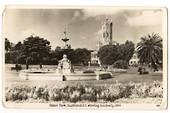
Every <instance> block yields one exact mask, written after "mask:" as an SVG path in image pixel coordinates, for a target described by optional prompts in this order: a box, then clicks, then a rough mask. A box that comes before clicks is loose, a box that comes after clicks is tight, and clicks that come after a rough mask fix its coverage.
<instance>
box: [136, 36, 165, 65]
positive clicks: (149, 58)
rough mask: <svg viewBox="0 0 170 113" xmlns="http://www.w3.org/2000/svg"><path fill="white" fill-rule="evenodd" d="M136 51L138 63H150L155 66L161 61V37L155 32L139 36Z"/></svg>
mask: <svg viewBox="0 0 170 113" xmlns="http://www.w3.org/2000/svg"><path fill="white" fill-rule="evenodd" d="M137 53H138V57H139V61H140V63H146V64H151V66H152V67H155V66H156V65H157V64H161V62H162V38H161V37H160V36H159V35H158V34H155V33H152V34H148V35H145V36H143V37H141V41H140V42H139V43H138V44H137Z"/></svg>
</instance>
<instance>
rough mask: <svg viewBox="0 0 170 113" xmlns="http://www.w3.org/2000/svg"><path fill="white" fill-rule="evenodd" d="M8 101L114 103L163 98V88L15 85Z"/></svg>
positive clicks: (158, 85) (143, 85)
mask: <svg viewBox="0 0 170 113" xmlns="http://www.w3.org/2000/svg"><path fill="white" fill-rule="evenodd" d="M5 97H6V101H14V102H23V101H28V102H30V101H33V102H49V101H68V102H80V101H89V102H97V101H105V102H114V101H115V100H118V99H121V98H148V97H149V98H150V97H151V98H162V97H163V86H162V83H161V82H159V81H154V82H153V83H132V82H129V83H128V84H122V83H116V84H111V85H110V84H105V85H102V86H100V85H98V86H90V85H82V84H77V85H74V86H68V85H66V86H62V87H58V86H52V87H51V86H36V85H33V86H29V85H13V86H10V87H6V89H5Z"/></svg>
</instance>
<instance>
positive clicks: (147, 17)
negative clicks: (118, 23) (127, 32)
mask: <svg viewBox="0 0 170 113" xmlns="http://www.w3.org/2000/svg"><path fill="white" fill-rule="evenodd" d="M127 23H128V24H129V25H131V26H150V25H161V24H162V11H154V10H152V11H143V12H142V13H141V15H138V16H133V17H129V18H128V20H127Z"/></svg>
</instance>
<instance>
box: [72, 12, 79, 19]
mask: <svg viewBox="0 0 170 113" xmlns="http://www.w3.org/2000/svg"><path fill="white" fill-rule="evenodd" d="M80 16H81V12H80V11H78V10H77V11H75V12H74V14H73V17H72V20H76V19H77V18H79V17H80Z"/></svg>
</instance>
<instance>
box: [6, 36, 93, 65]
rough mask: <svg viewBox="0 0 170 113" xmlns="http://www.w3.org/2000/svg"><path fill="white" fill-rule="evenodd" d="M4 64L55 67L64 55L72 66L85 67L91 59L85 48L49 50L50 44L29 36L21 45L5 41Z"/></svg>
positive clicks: (42, 39) (44, 40)
mask: <svg viewBox="0 0 170 113" xmlns="http://www.w3.org/2000/svg"><path fill="white" fill-rule="evenodd" d="M5 50H6V52H5V63H13V64H16V63H19V64H46V65H56V64H58V61H59V60H61V59H62V57H63V54H66V55H67V57H68V58H69V59H70V61H71V62H72V64H79V65H87V64H88V61H90V59H91V53H90V50H87V49H86V48H77V49H62V48H61V47H56V49H55V50H52V49H51V46H50V42H49V41H48V40H46V39H44V38H40V37H38V36H35V37H34V36H30V37H28V38H26V39H25V40H24V41H23V43H22V42H18V43H17V44H12V43H11V42H10V41H9V40H8V39H7V38H6V39H5Z"/></svg>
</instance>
